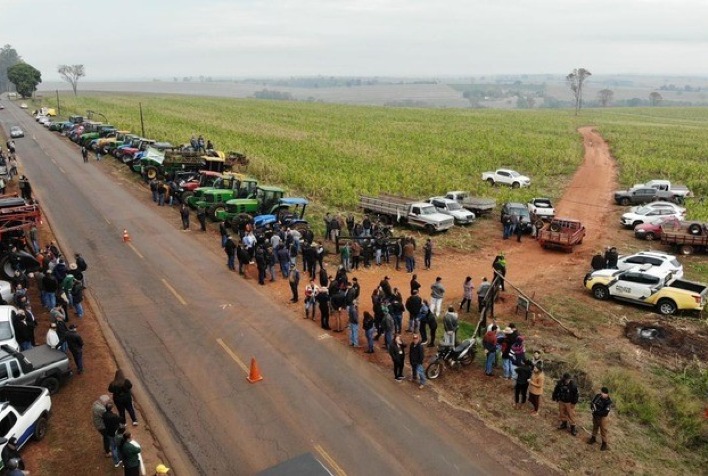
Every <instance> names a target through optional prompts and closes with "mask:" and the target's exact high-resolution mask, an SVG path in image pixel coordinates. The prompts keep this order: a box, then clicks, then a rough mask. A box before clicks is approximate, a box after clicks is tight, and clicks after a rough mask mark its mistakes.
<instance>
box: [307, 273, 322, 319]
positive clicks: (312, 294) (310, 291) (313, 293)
mask: <svg viewBox="0 0 708 476" xmlns="http://www.w3.org/2000/svg"><path fill="white" fill-rule="evenodd" d="M318 291H319V288H318V287H317V285H316V284H315V282H314V281H313V280H310V284H308V285H307V286H305V319H309V318H310V311H312V320H313V321H314V320H315V298H316V297H317V292H318Z"/></svg>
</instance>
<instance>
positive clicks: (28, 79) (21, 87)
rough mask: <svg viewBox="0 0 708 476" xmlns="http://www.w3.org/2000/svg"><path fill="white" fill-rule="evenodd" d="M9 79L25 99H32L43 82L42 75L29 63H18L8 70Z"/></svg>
mask: <svg viewBox="0 0 708 476" xmlns="http://www.w3.org/2000/svg"><path fill="white" fill-rule="evenodd" d="M7 78H8V79H9V80H10V82H11V83H12V84H14V85H15V89H16V90H17V93H18V94H19V95H20V96H22V97H23V98H28V97H32V94H34V92H35V91H36V90H37V85H38V84H39V83H41V82H42V73H40V72H39V70H37V69H36V68H34V67H32V66H30V65H28V64H27V63H17V64H16V65H14V66H12V67H10V68H8V70H7Z"/></svg>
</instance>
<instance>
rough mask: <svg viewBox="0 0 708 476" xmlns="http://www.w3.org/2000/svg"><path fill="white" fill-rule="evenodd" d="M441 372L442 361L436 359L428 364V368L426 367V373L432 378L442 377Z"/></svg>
mask: <svg viewBox="0 0 708 476" xmlns="http://www.w3.org/2000/svg"><path fill="white" fill-rule="evenodd" d="M441 373H442V362H440V361H438V360H436V361H435V362H433V363H431V364H430V365H428V368H427V369H425V375H426V377H428V378H429V379H430V380H435V379H436V378H438V377H440V374H441Z"/></svg>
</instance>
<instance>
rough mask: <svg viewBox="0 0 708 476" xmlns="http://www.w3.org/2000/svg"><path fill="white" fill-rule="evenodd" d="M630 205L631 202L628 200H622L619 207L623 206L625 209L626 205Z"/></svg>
mask: <svg viewBox="0 0 708 476" xmlns="http://www.w3.org/2000/svg"><path fill="white" fill-rule="evenodd" d="M631 203H632V202H631V201H630V200H629V198H623V199H622V200H620V205H624V206H625V207H626V206H627V205H630V204H631Z"/></svg>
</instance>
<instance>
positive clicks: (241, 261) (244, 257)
mask: <svg viewBox="0 0 708 476" xmlns="http://www.w3.org/2000/svg"><path fill="white" fill-rule="evenodd" d="M236 259H237V260H238V274H239V275H242V276H243V275H244V274H245V270H244V268H245V267H246V266H248V263H249V261H250V260H251V257H250V256H249V255H248V251H247V250H246V245H244V244H243V243H240V244H239V245H238V246H237V247H236Z"/></svg>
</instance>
